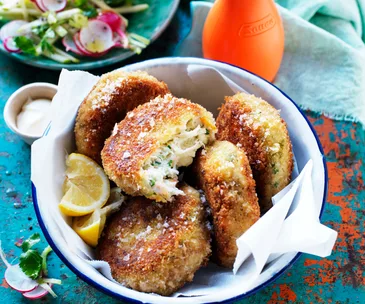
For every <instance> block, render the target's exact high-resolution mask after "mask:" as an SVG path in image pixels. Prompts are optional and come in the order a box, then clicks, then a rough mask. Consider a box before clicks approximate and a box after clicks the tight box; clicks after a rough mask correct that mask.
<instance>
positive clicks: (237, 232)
mask: <svg viewBox="0 0 365 304" xmlns="http://www.w3.org/2000/svg"><path fill="white" fill-rule="evenodd" d="M192 171H193V173H194V174H195V177H196V179H197V184H198V187H199V188H201V189H202V190H203V191H204V193H205V196H206V199H207V202H208V204H209V206H210V208H211V210H212V217H213V227H214V247H215V249H216V252H215V254H216V256H215V258H216V259H217V262H218V263H219V264H220V265H222V266H225V267H232V266H233V263H234V261H235V259H236V255H237V245H236V240H237V238H239V237H240V236H241V235H242V234H243V233H244V232H245V231H246V230H247V229H248V228H250V227H251V226H252V225H253V224H254V223H255V222H256V221H257V220H258V219H259V218H260V207H259V204H258V199H257V195H256V192H255V181H254V179H253V177H252V173H251V168H250V165H249V162H248V159H247V156H246V154H245V153H244V152H243V151H242V150H240V149H239V148H237V147H236V146H235V145H234V144H232V143H230V142H228V141H216V142H215V143H214V144H213V145H211V146H207V147H206V148H205V149H203V150H200V151H199V152H198V155H197V157H196V158H195V159H194V163H193V166H192Z"/></svg>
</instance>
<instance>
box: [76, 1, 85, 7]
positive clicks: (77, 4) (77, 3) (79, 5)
mask: <svg viewBox="0 0 365 304" xmlns="http://www.w3.org/2000/svg"><path fill="white" fill-rule="evenodd" d="M74 4H75V6H77V7H82V6H83V5H85V4H87V0H75V1H74Z"/></svg>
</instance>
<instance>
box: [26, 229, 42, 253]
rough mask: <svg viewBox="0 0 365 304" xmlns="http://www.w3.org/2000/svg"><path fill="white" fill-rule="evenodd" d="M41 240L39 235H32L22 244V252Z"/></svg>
mask: <svg viewBox="0 0 365 304" xmlns="http://www.w3.org/2000/svg"><path fill="white" fill-rule="evenodd" d="M40 240H41V236H40V235H39V233H34V234H33V235H31V236H30V237H29V238H28V239H27V240H25V241H24V242H23V244H22V250H23V252H26V251H28V250H29V249H30V248H31V247H32V246H34V245H35V244H37V243H38V242H39V241H40Z"/></svg>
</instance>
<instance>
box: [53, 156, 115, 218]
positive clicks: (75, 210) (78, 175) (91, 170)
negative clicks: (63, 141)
mask: <svg viewBox="0 0 365 304" xmlns="http://www.w3.org/2000/svg"><path fill="white" fill-rule="evenodd" d="M66 166H67V169H66V179H65V182H64V184H63V193H64V196H63V197H62V200H61V202H60V204H59V208H60V209H61V211H62V212H63V213H64V214H65V215H69V216H82V215H85V214H89V213H92V212H93V211H95V210H96V209H98V208H101V207H103V206H104V204H105V203H106V202H107V200H108V198H109V194H110V185H109V180H108V178H107V176H106V175H105V173H104V171H103V169H102V168H101V167H100V166H99V165H98V164H97V163H96V162H94V161H93V160H92V159H91V158H89V157H87V156H85V155H82V154H78V153H72V154H70V155H69V156H68V158H67V160H66Z"/></svg>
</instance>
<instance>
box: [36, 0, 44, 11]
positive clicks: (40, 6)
mask: <svg viewBox="0 0 365 304" xmlns="http://www.w3.org/2000/svg"><path fill="white" fill-rule="evenodd" d="M34 3H35V4H36V5H37V7H38V8H39V9H40V10H41V11H42V12H46V11H47V8H46V7H45V6H44V5H43V1H42V0H35V1H34Z"/></svg>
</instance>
